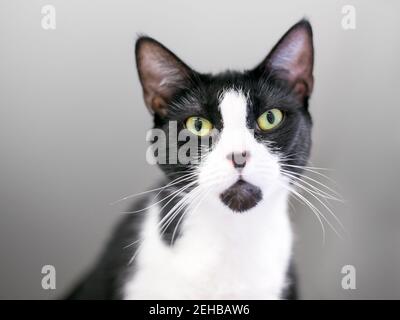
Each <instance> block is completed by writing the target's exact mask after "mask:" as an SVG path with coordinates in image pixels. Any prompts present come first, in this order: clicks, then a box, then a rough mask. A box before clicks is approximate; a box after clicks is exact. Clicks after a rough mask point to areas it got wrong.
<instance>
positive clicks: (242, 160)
mask: <svg viewBox="0 0 400 320" xmlns="http://www.w3.org/2000/svg"><path fill="white" fill-rule="evenodd" d="M249 157H250V153H249V152H248V151H242V152H232V153H229V154H228V155H227V156H226V158H227V159H228V160H229V161H230V162H231V163H232V165H233V167H234V168H235V169H238V170H241V169H243V168H244V167H245V166H246V162H247V161H248V160H249Z"/></svg>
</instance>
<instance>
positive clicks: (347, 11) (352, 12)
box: [342, 5, 356, 30]
mask: <svg viewBox="0 0 400 320" xmlns="http://www.w3.org/2000/svg"><path fill="white" fill-rule="evenodd" d="M342 14H344V16H343V18H342V28H343V29H344V30H354V29H355V28H356V8H355V7H354V6H352V5H345V6H343V8H342Z"/></svg>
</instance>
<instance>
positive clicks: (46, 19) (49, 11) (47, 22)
mask: <svg viewBox="0 0 400 320" xmlns="http://www.w3.org/2000/svg"><path fill="white" fill-rule="evenodd" d="M41 13H42V15H43V16H42V21H41V25H42V28H43V29H44V30H55V29H56V8H55V7H54V6H52V5H49V4H48V5H45V6H43V7H42V10H41Z"/></svg>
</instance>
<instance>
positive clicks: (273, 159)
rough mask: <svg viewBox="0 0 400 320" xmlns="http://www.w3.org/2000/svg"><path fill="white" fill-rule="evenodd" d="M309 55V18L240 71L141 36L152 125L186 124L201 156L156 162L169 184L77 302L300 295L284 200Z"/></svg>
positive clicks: (118, 237)
mask: <svg viewBox="0 0 400 320" xmlns="http://www.w3.org/2000/svg"><path fill="white" fill-rule="evenodd" d="M313 55H314V54H313V41H312V29H311V26H310V24H309V23H308V22H307V21H305V20H302V21H300V22H298V23H297V24H295V25H294V26H293V27H292V28H291V29H290V30H289V31H288V32H287V33H286V34H285V35H284V36H283V37H282V38H281V39H280V41H279V42H278V43H277V44H276V45H275V47H274V48H273V49H272V50H271V52H270V53H269V54H268V56H267V57H266V58H265V59H264V60H263V61H262V62H261V63H260V64H259V65H258V66H257V67H256V68H254V69H252V70H248V71H245V72H234V71H227V72H223V73H220V74H217V75H211V74H204V73H199V72H196V71H194V70H193V69H191V68H190V67H188V66H187V65H186V64H185V63H183V62H182V61H181V60H180V59H178V58H177V57H176V56H175V55H174V54H173V53H172V52H171V51H169V50H168V49H166V48H165V47H164V46H163V45H161V44H160V43H158V42H157V41H155V40H153V39H151V38H148V37H141V38H139V39H138V41H137V43H136V61H137V67H138V71H139V77H140V80H141V84H142V86H143V93H144V100H145V103H146V105H147V107H148V108H149V109H150V110H151V111H152V113H153V114H154V128H156V129H161V130H162V131H163V132H165V134H166V136H167V137H169V135H170V134H171V132H170V130H171V129H170V128H171V126H170V123H172V122H173V123H175V124H176V126H177V130H178V132H179V131H180V130H187V131H189V134H191V135H192V136H193V137H196V139H198V141H199V143H200V145H199V148H198V154H197V156H195V157H194V158H196V160H198V161H197V162H196V163H189V164H183V163H180V162H179V161H178V162H177V163H171V161H167V162H166V163H160V164H159V165H160V167H161V169H162V170H163V172H164V173H165V176H166V179H165V182H164V183H163V184H162V186H161V187H159V188H157V189H155V190H154V191H151V192H148V193H147V196H146V197H144V198H143V199H142V200H141V201H140V202H139V203H137V204H136V205H135V206H134V207H133V209H132V210H133V211H132V214H129V215H127V217H125V218H124V219H123V221H122V222H121V223H120V224H119V226H118V227H117V229H116V231H115V233H114V235H113V237H112V239H111V241H110V243H109V245H108V246H107V247H106V249H105V251H104V254H103V255H102V257H101V259H100V261H99V263H98V264H97V266H96V267H95V268H94V269H93V271H92V272H91V273H90V274H89V276H88V277H87V278H85V280H84V281H83V282H82V283H81V284H80V286H79V287H78V288H77V289H76V290H75V291H74V292H73V294H72V295H71V296H70V298H74V299H280V298H293V297H294V291H293V286H292V285H291V282H292V280H293V279H292V278H291V277H290V273H291V272H290V269H291V248H292V231H291V226H290V221H289V216H288V196H289V194H290V191H291V188H292V178H291V177H295V176H296V175H297V174H299V173H300V172H301V167H302V166H304V165H305V164H306V162H307V159H308V157H309V152H310V145H311V138H310V134H311V117H310V114H309V112H308V100H309V97H310V94H311V91H312V88H313V74H312V70H313ZM204 137H206V138H207V137H210V138H213V139H211V140H208V141H212V142H211V144H210V145H208V146H204V145H203V142H202V141H203V140H204ZM196 139H195V140H196ZM196 141H197V140H196ZM183 144H184V141H178V142H177V145H176V146H175V147H174V146H173V145H172V144H170V143H167V144H166V145H165V146H164V150H160V146H158V148H159V150H158V153H160V154H170V153H171V152H177V151H178V149H179V148H180V147H181V146H182V145H183Z"/></svg>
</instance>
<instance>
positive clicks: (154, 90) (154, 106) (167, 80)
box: [135, 37, 192, 116]
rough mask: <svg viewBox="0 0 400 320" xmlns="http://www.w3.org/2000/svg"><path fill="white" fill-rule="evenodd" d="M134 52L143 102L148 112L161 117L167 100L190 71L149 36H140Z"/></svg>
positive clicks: (187, 77) (184, 81) (188, 77)
mask: <svg viewBox="0 0 400 320" xmlns="http://www.w3.org/2000/svg"><path fill="white" fill-rule="evenodd" d="M135 51H136V64H137V69H138V72H139V78H140V82H141V84H142V87H143V96H144V101H145V103H146V105H147V107H148V108H149V110H150V111H152V112H155V113H157V114H159V115H160V116H164V115H165V114H166V112H167V105H168V102H169V100H170V99H171V98H172V96H173V95H174V94H175V93H176V91H177V90H178V89H180V88H183V87H185V84H186V83H187V81H189V80H190V76H191V74H192V70H191V69H190V68H189V67H188V66H187V65H186V64H185V63H183V62H182V61H181V60H180V59H179V58H178V57H177V56H175V55H174V54H173V53H172V52H171V51H169V50H168V49H167V48H165V47H164V46H163V45H162V44H161V43H159V42H158V41H156V40H154V39H152V38H149V37H140V38H139V39H138V40H137V42H136V50H135Z"/></svg>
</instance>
